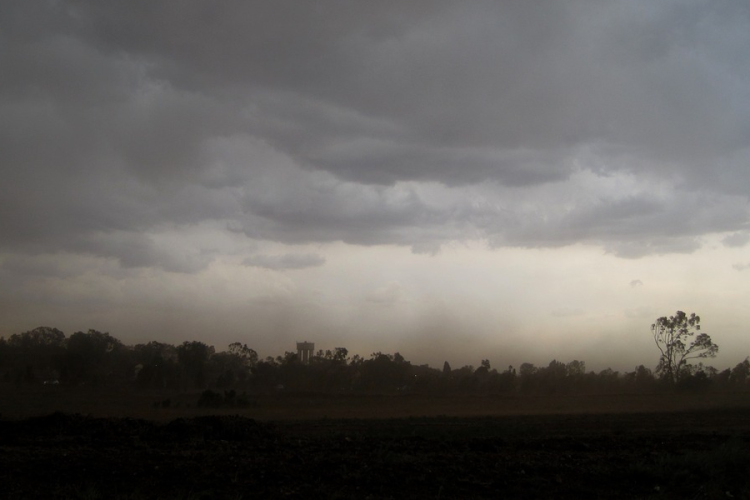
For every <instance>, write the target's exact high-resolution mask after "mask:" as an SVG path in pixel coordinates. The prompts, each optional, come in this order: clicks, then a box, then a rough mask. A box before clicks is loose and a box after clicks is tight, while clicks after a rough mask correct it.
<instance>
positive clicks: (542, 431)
mask: <svg viewBox="0 0 750 500" xmlns="http://www.w3.org/2000/svg"><path fill="white" fill-rule="evenodd" d="M380 403H381V404H382V403H383V401H382V400H381V401H380ZM749 472H750V409H748V408H743V407H736V408H724V409H721V408H709V409H697V410H695V409H694V410H685V411H660V412H645V413H644V412H627V413H605V412H598V413H589V414H581V413H578V414H565V413H562V414H561V413H557V414H547V415H544V414H536V415H505V416H475V417H469V416H455V417H450V416H440V417H411V418H408V417H407V418H381V419H378V418H371V419H361V418H355V419H348V418H335V419H333V418H317V419H315V418H306V419H293V418H288V419H281V420H268V421H259V420H254V419H250V418H246V417H242V416H232V415H207V416H200V417H188V418H182V417H177V418H174V419H172V420H168V421H155V420H146V419H137V418H103V417H95V416H81V415H77V414H69V413H53V414H48V415H45V416H37V417H32V418H23V419H7V418H6V419H2V420H0V485H1V486H0V488H1V490H0V495H2V497H4V498H11V499H15V498H18V499H22V498H24V499H25V498H85V499H95V498H121V499H139V498H183V499H202V498H206V499H213V498H228V499H241V498H242V499H246V498H378V499H380V498H430V499H464V498H469V499H471V498H576V499H580V498H681V499H682V498H717V499H718V498H722V499H728V498H750V474H748V473H749Z"/></svg>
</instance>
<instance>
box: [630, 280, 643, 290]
mask: <svg viewBox="0 0 750 500" xmlns="http://www.w3.org/2000/svg"><path fill="white" fill-rule="evenodd" d="M630 286H631V287H632V288H635V287H639V286H643V281H641V280H633V281H631V282H630Z"/></svg>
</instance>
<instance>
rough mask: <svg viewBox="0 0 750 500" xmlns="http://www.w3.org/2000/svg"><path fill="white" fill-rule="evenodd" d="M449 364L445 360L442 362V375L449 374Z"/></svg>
mask: <svg viewBox="0 0 750 500" xmlns="http://www.w3.org/2000/svg"><path fill="white" fill-rule="evenodd" d="M451 371H452V370H451V365H450V363H448V362H447V361H446V362H445V363H443V375H450V374H451Z"/></svg>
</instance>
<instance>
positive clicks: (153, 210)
mask: <svg viewBox="0 0 750 500" xmlns="http://www.w3.org/2000/svg"><path fill="white" fill-rule="evenodd" d="M0 14H2V15H0V67H1V68H2V71H1V72H0V117H1V118H0V168H2V174H3V182H2V184H0V234H2V236H3V237H2V242H0V250H4V251H11V252H16V251H23V252H32V253H45V252H46V253H50V252H52V253H54V252H58V251H72V252H81V253H90V254H94V255H100V256H109V257H114V258H117V259H118V260H119V261H120V263H121V264H122V265H123V266H124V267H148V266H158V267H162V268H164V269H168V270H176V271H188V272H189V271H194V270H197V269H201V268H203V267H204V266H205V265H206V263H207V262H208V260H209V259H210V258H211V256H210V252H209V253H206V251H205V249H200V248H197V249H194V250H190V251H185V252H179V251H174V250H173V249H170V248H166V247H164V246H163V245H162V246H160V245H159V244H157V243H155V242H154V241H153V240H152V239H151V238H150V237H147V236H144V233H147V232H149V231H150V232H158V231H161V230H164V229H165V228H166V229H175V228H180V227H185V226H188V227H189V226H191V225H195V224H198V223H201V222H204V221H207V220H215V221H228V224H229V227H230V228H232V229H234V230H237V231H241V232H243V233H245V234H247V235H249V236H251V237H255V238H261V239H268V240H276V241H284V242H290V243H295V242H307V241H332V240H343V241H347V242H351V243H358V244H381V243H395V244H401V245H409V246H412V248H414V249H415V251H428V252H429V251H434V250H435V249H436V248H438V247H439V245H440V243H441V242H444V241H448V240H453V239H464V238H487V239H489V240H490V242H491V243H492V244H495V245H518V246H528V247H533V246H559V245H566V244H570V243H575V242H581V241H583V242H591V243H597V244H601V245H602V246H603V247H604V248H607V249H608V250H609V251H612V252H614V253H616V254H618V255H621V256H628V257H636V256H640V255H646V254H649V253H663V252H674V251H690V250H692V249H695V248H697V247H698V246H699V245H700V237H701V236H702V235H703V234H706V233H709V232H716V231H739V230H741V229H743V228H744V227H745V224H746V222H747V219H748V214H747V195H748V193H749V192H750V169H748V168H747V161H748V159H749V158H750V58H748V56H747V50H746V49H747V47H748V46H750V7H748V6H747V4H746V3H745V2H739V1H738V2H722V3H707V2H699V1H689V2H684V1H671V2H659V3H655V2H650V1H645V0H644V1H640V2H639V1H636V2H627V3H601V2H594V1H585V0H570V1H563V2H548V3H545V4H539V3H535V2H513V3H510V2H489V1H486V2H481V1H480V2H472V3H469V4H460V5H458V4H456V3H454V2H439V1H423V2H395V1H388V2H365V3H363V2H356V3H355V2H345V1H322V2H321V1H317V2H304V1H279V2H269V3H258V2H237V3H216V2H207V1H195V0H191V1H184V2H179V3H177V2H166V1H146V0H129V1H124V0H121V1H111V2H96V1H71V2H58V1H52V0H49V1H38V2H35V1H22V0H10V1H7V2H5V3H4V4H3V7H2V8H0ZM581 170H586V171H590V172H593V173H595V174H596V175H597V176H600V177H601V178H602V179H606V178H608V177H610V176H617V175H625V174H627V175H633V176H635V178H636V179H640V178H641V176H643V175H646V174H647V175H648V176H651V177H653V178H655V179H657V180H659V181H661V182H663V183H666V184H664V185H665V186H666V187H663V188H660V189H666V190H668V191H670V192H669V193H668V195H669V196H654V194H655V193H643V192H640V191H637V190H636V192H633V193H632V194H631V195H630V196H628V193H616V192H610V193H601V194H599V195H597V193H596V192H595V191H589V192H584V193H582V195H580V196H578V197H575V196H571V197H569V198H568V201H567V202H566V203H565V205H564V206H561V205H558V204H557V203H556V202H555V201H554V200H550V199H548V198H547V197H545V196H544V195H543V194H542V192H541V191H539V192H538V191H535V190H534V188H540V189H541V188H543V187H544V186H548V185H552V186H557V187H558V188H559V189H558V190H559V191H560V192H564V191H566V190H570V191H571V192H574V191H575V187H576V186H575V182H576V181H575V178H574V176H575V174H576V172H579V171H581ZM648 182H649V181H648V180H644V181H642V184H644V185H646V186H648ZM408 183H412V184H413V185H417V184H418V185H421V186H422V190H419V189H416V188H412V187H410V186H409V185H408ZM485 184H486V185H487V186H490V190H489V191H488V192H492V190H493V189H495V188H496V189H495V191H494V192H495V193H496V198H495V199H492V200H489V201H488V202H486V203H484V202H482V203H478V202H476V200H472V199H460V198H461V193H464V191H461V190H462V189H465V188H470V187H472V186H480V185H485ZM431 186H432V187H435V186H437V187H438V188H440V189H443V188H445V189H449V190H450V189H454V190H456V191H455V193H458V194H455V195H454V196H453V198H458V199H451V200H446V201H444V202H441V201H440V200H436V199H435V197H432V198H430V197H429V196H428V195H427V194H425V193H426V192H427V191H429V190H430V189H431ZM493 186H494V187H493ZM436 189H437V188H436ZM508 192H515V193H516V196H515V197H508V199H511V198H512V199H519V198H521V199H522V203H519V204H515V205H514V204H513V203H511V202H510V201H508V200H507V199H506V194H507V193H508ZM576 192H577V191H576ZM465 193H466V196H471V191H470V190H467V191H465ZM518 193H521V194H518ZM524 193H525V194H526V195H527V196H526V195H525V194H524ZM680 193H682V194H685V195H689V196H690V199H689V201H688V202H686V199H687V196H681V195H680ZM662 194H663V193H662ZM614 195H617V196H615V197H614V198H612V199H610V198H608V197H610V196H614ZM488 196H490V195H488ZM522 204H525V205H532V206H533V209H526V208H524V209H521V208H519V207H520V205H522ZM738 234H739V233H738ZM739 238H740V237H739V236H737V237H730V238H728V239H727V240H726V241H725V243H726V244H728V245H733V244H737V242H738V241H739Z"/></svg>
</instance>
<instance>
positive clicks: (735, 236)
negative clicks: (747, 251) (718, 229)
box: [721, 231, 750, 248]
mask: <svg viewBox="0 0 750 500" xmlns="http://www.w3.org/2000/svg"><path fill="white" fill-rule="evenodd" d="M748 241H750V232H748V231H737V232H736V233H732V234H730V235H729V236H726V237H724V239H722V240H721V242H722V243H723V244H724V246H727V247H735V248H736V247H744V246H745V245H747V243H748Z"/></svg>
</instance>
